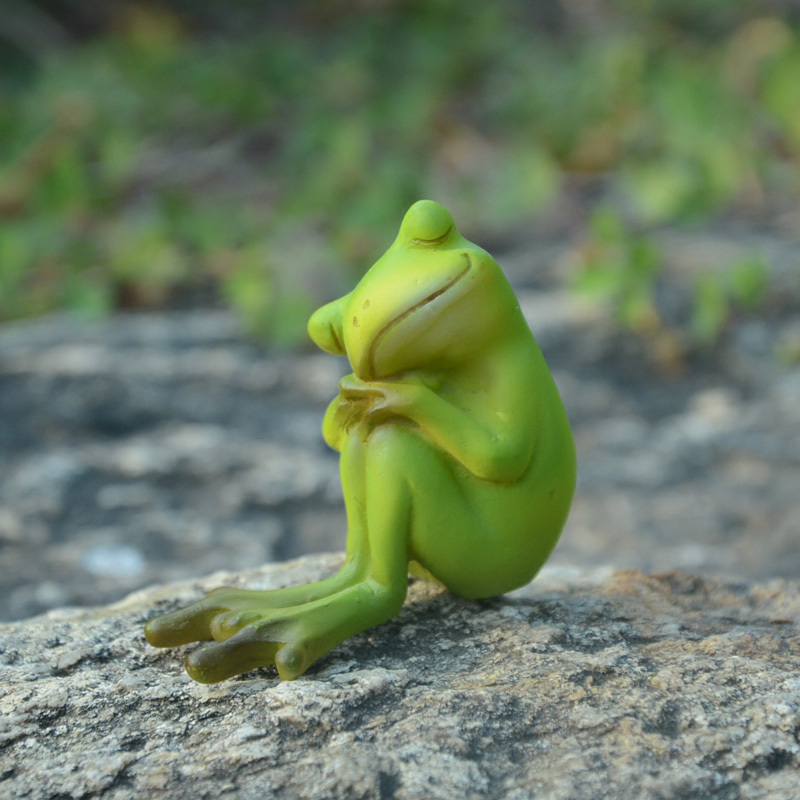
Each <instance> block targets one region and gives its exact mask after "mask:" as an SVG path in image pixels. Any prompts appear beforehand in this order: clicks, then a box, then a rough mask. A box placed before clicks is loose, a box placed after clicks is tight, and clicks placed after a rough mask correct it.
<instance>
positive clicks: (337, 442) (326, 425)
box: [322, 395, 355, 453]
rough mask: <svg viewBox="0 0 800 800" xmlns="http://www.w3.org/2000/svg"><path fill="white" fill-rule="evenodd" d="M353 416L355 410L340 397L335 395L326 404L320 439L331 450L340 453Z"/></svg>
mask: <svg viewBox="0 0 800 800" xmlns="http://www.w3.org/2000/svg"><path fill="white" fill-rule="evenodd" d="M354 415H355V409H354V408H353V407H352V405H351V404H350V403H348V402H347V401H346V400H344V399H343V398H342V397H341V395H336V397H334V398H333V400H331V402H330V403H329V404H328V408H327V410H326V411H325V416H324V417H323V419H322V438H323V439H324V440H325V444H327V445H328V447H330V448H331V450H335V451H336V452H337V453H341V452H342V446H343V444H344V439H345V437H346V436H347V431H348V428H349V426H350V421H351V420H352V419H353V418H354Z"/></svg>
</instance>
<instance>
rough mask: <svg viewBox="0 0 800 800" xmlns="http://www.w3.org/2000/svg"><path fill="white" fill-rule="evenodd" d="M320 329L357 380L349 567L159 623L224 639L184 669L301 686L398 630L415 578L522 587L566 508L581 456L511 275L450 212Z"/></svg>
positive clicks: (349, 460)
mask: <svg viewBox="0 0 800 800" xmlns="http://www.w3.org/2000/svg"><path fill="white" fill-rule="evenodd" d="M309 332H310V334H311V338H312V339H313V340H314V342H315V343H316V344H317V345H318V346H319V347H321V348H322V349H323V350H325V351H327V352H328V353H334V354H336V355H340V356H345V357H346V358H347V359H348V361H349V362H350V366H351V368H352V370H353V372H352V374H351V375H348V376H347V377H345V378H343V379H342V381H341V382H340V384H339V393H338V396H337V397H336V398H334V400H333V402H332V403H331V404H330V406H329V407H328V410H327V412H326V413H325V418H324V421H323V426H322V432H323V435H324V437H325V441H326V442H327V443H328V445H330V447H332V448H333V449H334V450H336V451H338V452H339V453H341V460H340V464H341V478H342V487H343V491H344V499H345V506H346V511H347V526H348V527H347V545H346V558H345V563H344V565H343V567H342V569H341V570H340V571H339V572H338V573H337V574H336V575H334V576H333V577H331V578H329V579H328V580H324V581H321V582H319V583H313V584H310V585H307V586H300V587H294V588H288V589H277V590H272V591H248V590H242V589H232V588H221V589H217V590H215V591H214V592H211V594H209V595H208V597H207V598H206V599H204V600H201V601H200V602H198V603H195V604H194V605H192V606H189V607H188V608H186V609H183V610H181V611H176V612H174V613H171V614H166V615H164V616H160V617H156V618H155V619H153V620H151V621H150V622H149V623H148V624H147V627H146V629H145V633H146V637H147V641H148V642H149V643H150V644H152V645H155V646H156V647H172V646H176V645H183V644H188V643H190V642H198V641H209V640H214V643H213V644H209V645H206V646H203V647H201V648H199V649H198V650H196V651H194V652H193V653H191V654H190V655H189V656H188V658H187V659H186V669H187V672H188V673H189V675H190V676H191V677H192V678H194V679H195V680H197V681H200V682H202V683H215V682H217V681H221V680H224V679H225V678H228V677H231V676H233V675H237V674H239V673H241V672H245V671H247V670H250V669H254V668H256V667H260V666H264V665H267V664H273V663H274V664H275V665H276V666H277V669H278V673H279V675H280V677H281V678H283V679H292V678H297V677H298V676H300V675H302V674H303V673H304V672H305V671H306V670H307V669H308V667H309V666H310V665H311V664H312V663H313V662H314V661H315V660H316V659H318V658H319V657H320V656H322V655H323V654H324V653H326V652H327V651H328V650H330V649H331V648H332V647H335V646H336V645H337V644H339V643H340V642H342V641H343V640H345V639H346V638H348V637H350V636H354V635H355V634H357V633H360V632H361V631H363V630H365V629H367V628H370V627H372V626H374V625H378V624H380V623H382V622H385V621H386V620H389V619H391V618H392V617H393V616H395V615H396V614H397V613H398V611H399V609H400V607H401V606H402V605H403V601H404V599H405V596H406V588H407V574H408V573H409V572H411V574H414V575H417V576H420V577H424V578H427V579H434V580H437V581H439V582H440V583H442V584H444V586H446V587H447V588H448V589H449V590H450V591H451V592H454V593H455V594H457V595H460V596H461V597H465V598H483V597H491V596H494V595H498V594H502V593H504V592H507V591H510V590H511V589H515V588H517V587H519V586H522V585H523V584H525V583H527V582H528V581H529V580H530V579H531V578H532V577H533V576H534V575H535V574H536V572H537V571H538V570H539V568H540V567H541V566H542V564H543V563H544V561H545V560H546V558H547V557H548V555H549V554H550V551H551V550H552V548H553V546H554V545H555V542H556V540H557V538H558V535H559V533H560V532H561V529H562V527H563V525H564V522H565V520H566V517H567V513H568V511H569V507H570V503H571V500H572V493H573V490H574V484H575V450H574V445H573V441H572V435H571V432H570V428H569V424H568V422H567V418H566V415H565V413H564V409H563V406H562V404H561V400H560V398H559V396H558V392H557V390H556V387H555V384H554V383H553V380H552V378H551V376H550V372H549V370H548V368H547V365H546V364H545V361H544V359H543V357H542V354H541V353H540V351H539V348H538V347H537V345H536V342H535V341H534V339H533V336H532V335H531V332H530V330H529V328H528V325H527V324H526V322H525V320H524V318H523V316H522V313H521V312H520V308H519V304H518V303H517V300H516V298H515V297H514V294H513V292H512V290H511V287H510V286H509V284H508V282H507V281H506V279H505V277H504V276H503V274H502V272H501V271H500V269H499V267H498V266H497V264H496V263H495V262H494V260H493V259H492V258H491V257H490V256H489V255H488V254H487V253H486V252H485V251H483V250H482V249H480V248H479V247H477V246H476V245H474V244H472V243H471V242H468V241H467V240H466V239H464V238H463V237H462V236H461V235H460V234H459V233H458V231H457V230H456V228H455V225H454V224H453V220H452V218H451V216H450V214H449V213H448V212H447V211H446V210H445V209H444V208H442V207H441V206H440V205H438V204H436V203H434V202H432V201H430V200H421V201H419V202H418V203H416V204H414V205H413V206H412V207H411V208H410V209H409V211H408V212H407V213H406V215H405V218H404V219H403V223H402V225H401V227H400V232H399V234H398V236H397V239H396V240H395V242H394V244H392V246H391V247H390V248H389V249H388V250H387V252H386V253H385V254H384V255H383V256H382V257H381V258H380V260H379V261H378V262H377V263H376V264H375V265H374V266H373V267H372V268H371V269H370V270H369V272H367V274H366V275H365V276H364V277H363V279H362V280H361V281H360V283H359V284H358V285H357V286H356V288H355V289H354V290H353V291H352V292H351V293H350V294H348V295H346V296H344V297H342V298H340V299H339V300H336V301H334V302H332V303H329V304H328V305H326V306H324V307H323V308H321V309H319V310H318V311H317V312H316V313H315V314H314V315H313V316H312V317H311V320H310V322H309Z"/></svg>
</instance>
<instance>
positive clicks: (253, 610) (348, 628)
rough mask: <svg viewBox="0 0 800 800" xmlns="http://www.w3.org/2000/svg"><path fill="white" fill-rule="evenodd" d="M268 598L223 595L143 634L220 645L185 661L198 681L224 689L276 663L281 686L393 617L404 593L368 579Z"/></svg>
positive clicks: (169, 643)
mask: <svg viewBox="0 0 800 800" xmlns="http://www.w3.org/2000/svg"><path fill="white" fill-rule="evenodd" d="M270 594H272V593H270V592H248V591H244V590H237V589H229V590H218V591H216V592H214V593H212V594H210V595H209V596H208V597H206V598H205V600H201V601H200V602H198V603H195V604H194V605H192V606H189V607H188V608H185V609H182V610H180V611H176V612H173V613H172V614H165V615H164V616H161V617H156V618H155V619H153V620H151V621H150V622H149V623H148V624H147V627H146V628H145V635H146V637H147V641H148V642H149V643H150V644H151V645H154V646H155V647H175V646H177V645H181V644H188V643H189V642H197V641H208V640H211V639H213V640H215V642H214V643H213V644H208V645H205V646H203V647H200V648H199V649H198V650H195V651H194V652H193V653H191V654H190V655H189V656H188V657H187V659H186V662H185V666H186V671H187V672H188V673H189V676H190V677H191V678H193V679H194V680H196V681H198V682H199V683H218V682H219V681H222V680H225V679H226V678H230V677H232V676H234V675H239V674H240V673H242V672H247V671H248V670H251V669H256V668H257V667H263V666H269V665H272V664H274V665H275V666H276V667H277V668H278V674H279V675H280V677H281V678H282V679H283V680H292V679H294V678H298V677H299V676H300V675H302V674H303V673H304V672H305V671H306V670H307V669H308V667H310V666H311V664H313V663H314V661H316V660H317V659H318V658H319V657H320V656H322V655H324V654H325V653H327V652H328V650H330V649H331V648H332V647H335V646H336V645H337V644H339V643H340V642H342V641H344V640H345V639H347V638H348V637H350V636H354V635H355V634H356V633H360V632H361V631H363V630H366V629H367V628H370V627H372V626H373V625H378V624H380V623H381V622H384V621H386V620H387V619H390V618H391V617H393V616H394V615H395V614H396V613H397V611H398V610H399V608H400V606H401V605H402V603H403V596H404V591H403V592H402V593H400V592H390V591H389V590H387V589H385V588H384V587H382V586H380V585H379V584H377V583H375V582H374V581H370V580H366V581H363V582H362V583H358V584H356V585H354V586H351V587H349V588H346V589H344V590H342V591H340V592H338V593H336V594H333V595H331V596H329V597H325V598H322V599H319V600H314V601H312V602H309V603H304V604H302V605H297V606H290V607H285V608H273V607H269V606H267V605H265V603H266V602H268V601H265V599H264V598H265V596H268V595H270Z"/></svg>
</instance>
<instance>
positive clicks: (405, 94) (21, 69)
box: [0, 0, 800, 343]
mask: <svg viewBox="0 0 800 800" xmlns="http://www.w3.org/2000/svg"><path fill="white" fill-rule="evenodd" d="M15 3H17V4H18V7H19V8H26V7H35V8H37V9H38V10H39V11H41V12H42V13H49V12H51V11H52V9H51V8H50V5H48V4H47V3H43V4H42V3H40V4H34V3H32V2H27V0H26V2H23V0H15ZM201 5H202V8H203V9H204V12H205V13H206V14H207V15H209V14H210V17H204V16H203V14H202V13H201V12H200V11H199V10H198V9H197V8H195V7H194V6H193V5H192V4H189V3H178V2H173V3H171V4H167V3H164V4H154V3H153V4H144V3H127V4H120V5H118V6H117V5H115V6H113V8H114V12H113V13H110V12H109V15H108V17H107V18H106V19H105V20H104V23H103V25H101V26H98V28H99V30H97V31H94V32H93V35H91V36H81V37H77V38H78V40H77V41H73V42H72V43H71V44H63V43H60V44H59V46H53V47H48V48H42V49H37V48H30V47H28V48H26V47H25V46H24V45H25V40H24V37H23V39H22V40H20V39H19V35H17V36H16V37H15V36H10V35H8V33H7V35H6V43H7V44H9V43H10V44H11V45H12V47H10V48H7V49H6V50H5V55H4V57H3V58H2V61H0V65H2V67H3V70H2V78H0V319H13V318H18V317H23V316H28V315H33V314H39V313H42V312H45V311H48V310H52V309H62V308H66V309H72V310H75V311H78V312H82V313H88V314H101V313H105V312H107V311H109V310H112V309H114V308H119V307H142V306H144V307H152V306H156V307H157V306H162V305H165V304H172V303H177V302H180V298H181V297H182V296H185V295H186V293H187V292H188V293H189V294H190V295H191V293H192V292H200V293H202V292H211V293H212V295H214V296H218V297H220V298H222V299H223V300H224V301H226V302H228V303H230V304H231V305H232V306H233V307H234V308H236V309H237V310H238V312H239V313H240V314H241V316H242V319H243V320H244V322H245V324H246V326H247V327H248V329H249V330H251V331H253V332H255V333H258V334H260V335H264V336H267V337H271V338H272V339H273V340H275V341H278V342H283V343H291V342H294V341H296V340H297V339H298V338H299V337H300V336H302V333H303V331H304V328H305V321H306V318H307V316H308V314H309V312H310V311H311V310H312V309H313V307H314V306H315V304H316V303H318V302H320V301H321V300H324V299H329V298H330V297H331V296H333V295H334V294H336V293H337V292H341V291H343V290H344V288H345V287H346V286H348V285H349V283H350V282H351V280H352V272H353V269H354V268H358V269H361V268H363V267H365V266H367V265H368V264H369V263H371V259H373V258H374V257H375V256H376V255H378V254H379V253H380V252H381V251H382V249H383V248H384V247H385V246H386V244H387V242H388V240H389V239H390V237H391V236H392V234H393V231H394V228H395V226H396V224H397V220H398V219H399V217H400V215H401V214H402V213H403V211H404V210H405V208H406V207H407V206H408V205H409V204H410V203H411V202H413V201H414V200H416V199H418V198H420V197H433V198H435V199H437V200H439V201H440V202H443V203H444V204H445V205H447V206H448V207H449V208H451V210H452V211H453V213H454V216H455V217H456V219H458V220H459V223H460V225H461V227H462V228H464V229H468V230H470V231H479V232H483V233H486V234H489V233H496V232H499V233H503V232H507V231H513V230H519V229H524V228H526V227H529V226H530V225H531V224H532V223H534V222H536V221H537V220H538V221H541V220H545V219H547V217H548V215H550V214H552V213H554V209H556V208H558V207H559V203H560V202H561V200H562V199H563V195H564V192H565V190H566V189H568V188H569V187H570V186H572V185H575V184H576V183H577V184H578V185H580V186H584V187H586V186H588V187H590V188H591V187H593V186H594V187H600V189H601V194H602V203H601V204H600V206H598V208H596V209H594V210H592V209H591V204H590V208H589V209H588V212H587V213H586V214H584V213H583V212H582V211H581V210H580V209H579V210H578V212H576V219H575V220H574V222H573V228H576V229H578V230H584V231H585V237H584V239H585V243H584V245H582V246H581V248H579V258H578V267H577V269H578V273H579V274H578V277H577V279H576V285H577V286H579V288H581V289H583V290H584V291H588V292H590V293H594V294H595V295H598V294H599V295H604V296H606V297H609V298H611V299H612V301H613V303H614V307H615V309H616V311H617V314H618V317H619V319H620V321H621V322H622V323H623V324H625V325H629V326H632V327H634V328H641V327H642V326H645V327H646V326H647V325H648V324H651V323H652V319H653V314H654V306H653V286H654V282H655V280H656V279H657V276H658V272H659V269H660V268H661V264H662V258H661V254H660V253H659V252H658V248H657V247H656V245H655V244H654V243H653V240H652V237H651V236H650V235H649V234H648V231H649V230H651V229H653V228H655V227H657V226H664V225H682V224H684V225H685V224H696V223H697V221H698V220H703V219H707V218H709V217H710V216H714V215H718V216H719V215H724V214H730V213H732V211H737V210H741V209H745V210H755V211H754V213H757V212H758V209H759V208H760V207H762V206H763V205H764V204H765V203H767V202H768V201H769V202H773V201H774V200H777V201H779V202H785V203H787V204H791V203H797V201H798V199H800V77H798V76H800V35H799V34H798V25H797V20H794V21H793V20H790V19H788V18H784V16H783V14H782V13H781V8H780V6H779V5H776V6H775V7H774V8H773V9H771V7H770V6H769V4H765V3H763V2H759V3H757V2H755V0H752V1H751V0H742V2H739V3H726V2H715V1H714V0H703V2H688V0H649V1H648V0H617V1H616V2H609V3H608V4H605V5H604V7H603V9H602V10H600V9H599V7H596V6H595V4H580V3H566V2H565V3H563V4H555V3H554V4H544V3H543V4H536V3H534V4H528V3H522V2H513V1H512V0H498V1H497V2H493V3H482V4H477V3H462V2H456V0H431V1H430V2H390V1H389V0H386V1H385V2H372V3H370V2H328V3H320V2H299V3H295V4H284V3H279V4H276V5H275V6H273V7H272V11H271V12H270V13H267V12H265V11H263V9H262V10H259V9H260V8H261V4H257V3H252V2H250V3H248V2H243V1H242V0H240V2H236V3H233V2H231V3H227V4H220V3H217V4H215V3H214V2H209V3H204V4H201ZM266 5H267V6H269V5H270V4H266ZM555 8H560V11H559V13H558V14H556V15H555V16H553V15H554V14H555V12H554V11H553V9H555ZM276 9H277V10H276ZM548 9H549V11H548ZM570 9H572V11H573V12H574V13H571V12H570ZM581 9H582V10H581ZM215 13H216V16H215V15H214V14H215ZM248 15H249V16H248ZM209 19H210V20H211V23H212V24H211V25H210V27H213V26H214V25H217V24H218V23H220V22H221V21H224V23H225V24H223V25H222V32H221V33H217V34H212V33H211V32H210V31H209V30H208V29H206V28H204V27H203V25H204V23H205V24H208V20H209ZM237 19H239V20H240V24H239V25H237V24H236V20H237ZM0 31H2V25H0ZM0 35H2V33H0ZM74 38H75V37H73V39H74ZM32 49H33V50H35V51H36V52H34V53H31V50H32ZM26 50H27V56H26V55H25V52H26ZM767 271H768V265H766V264H764V263H763V261H761V260H759V259H758V258H757V257H754V259H751V260H750V261H749V262H747V263H743V264H738V265H732V268H731V270H730V271H729V274H727V275H725V276H723V277H719V276H711V275H709V276H701V277H700V278H698V280H697V284H696V289H695V312H694V316H693V319H692V321H691V323H690V327H691V330H692V333H693V335H694V336H695V338H696V340H697V341H700V342H710V341H712V340H713V339H714V338H715V337H716V336H717V334H718V332H719V330H720V329H721V327H722V325H723V324H724V320H725V317H726V315H727V314H728V310H729V309H730V308H731V307H732V305H735V304H739V305H741V306H746V305H747V304H748V303H751V301H752V302H754V301H755V300H756V299H757V298H758V297H760V296H761V294H762V292H763V284H764V282H765V281H766V279H767ZM648 320H650V323H648V322H647V321H648Z"/></svg>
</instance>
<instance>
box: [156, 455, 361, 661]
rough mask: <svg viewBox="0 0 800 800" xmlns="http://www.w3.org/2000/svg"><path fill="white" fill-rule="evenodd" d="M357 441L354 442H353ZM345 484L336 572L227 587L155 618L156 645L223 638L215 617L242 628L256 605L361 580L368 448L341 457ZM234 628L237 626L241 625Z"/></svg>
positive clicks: (301, 600) (301, 598) (288, 602)
mask: <svg viewBox="0 0 800 800" xmlns="http://www.w3.org/2000/svg"><path fill="white" fill-rule="evenodd" d="M353 444H355V443H353ZM341 472H342V484H343V486H344V488H345V491H344V496H345V510H346V512H347V543H346V551H345V562H344V565H343V566H342V568H341V569H340V570H339V571H338V572H337V573H336V574H335V575H333V576H332V577H330V578H327V579H326V580H323V581H318V582H316V583H310V584H306V585H305V586H291V587H288V588H285V589H270V590H267V591H257V590H252V589H234V588H232V587H228V586H222V587H220V588H218V589H214V590H213V591H211V592H209V594H208V595H207V596H206V598H205V599H203V600H199V601H198V602H196V603H193V604H192V605H190V606H187V607H186V608H182V609H179V610H178V611H173V612H171V613H169V614H162V615H161V616H158V617H154V618H153V619H151V620H150V621H149V622H148V623H147V625H146V626H145V637H146V639H147V641H148V643H149V644H151V645H152V646H153V647H178V646H180V645H184V644H190V643H192V642H201V641H208V640H211V639H215V638H218V637H217V636H216V635H215V634H214V632H213V627H212V625H214V624H215V623H214V621H215V620H216V619H217V618H221V617H222V616H223V615H227V624H228V625H229V626H230V625H232V624H234V623H236V622H237V621H238V623H239V624H238V628H241V627H242V626H243V625H245V624H246V623H247V621H252V620H253V619H256V618H258V612H256V611H255V609H266V608H287V607H289V606H299V605H303V604H305V603H311V602H314V601H315V600H320V599H322V598H324V597H328V596H329V595H332V594H335V593H337V592H340V591H342V589H346V588H347V587H348V586H352V585H353V584H355V583H358V582H359V581H360V580H362V579H363V578H364V576H365V574H366V571H367V569H368V564H369V543H368V542H367V534H366V520H365V519H364V513H363V507H364V505H365V502H364V492H365V487H364V473H365V467H364V448H363V447H350V448H349V450H348V453H347V456H343V457H342V459H341ZM238 628H235V629H238Z"/></svg>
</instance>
